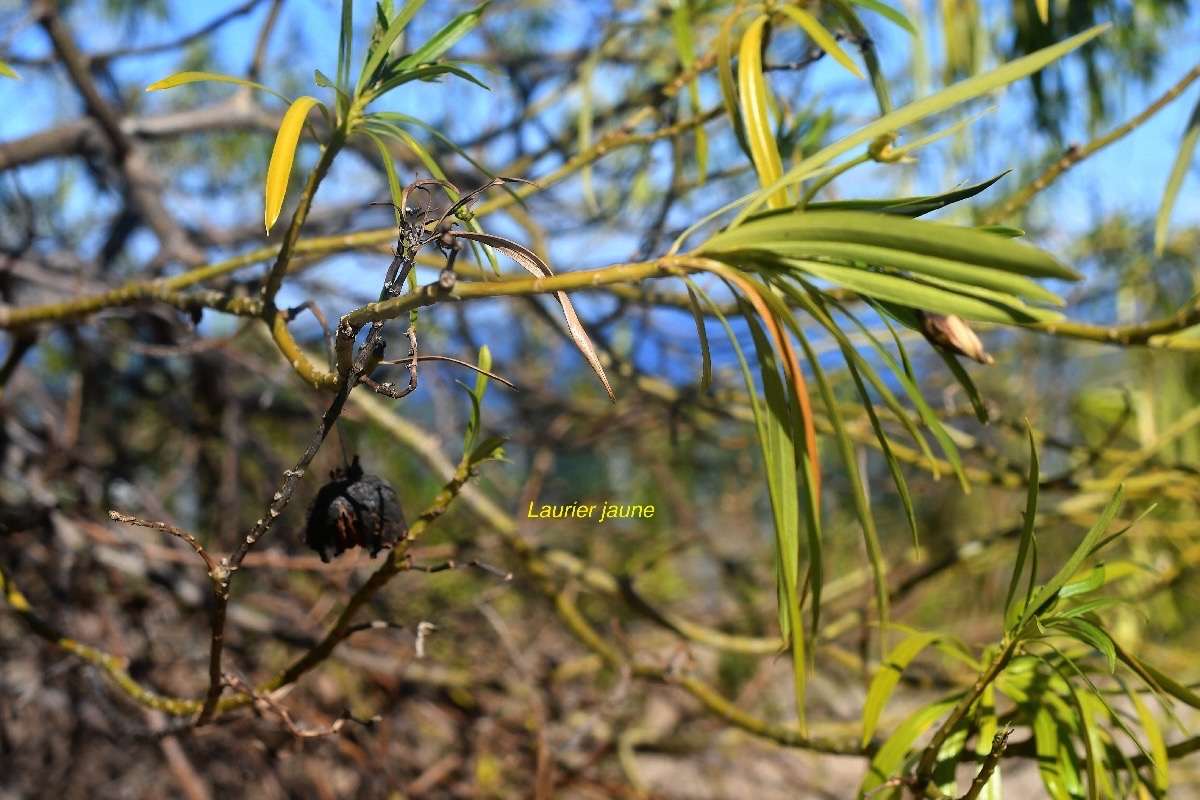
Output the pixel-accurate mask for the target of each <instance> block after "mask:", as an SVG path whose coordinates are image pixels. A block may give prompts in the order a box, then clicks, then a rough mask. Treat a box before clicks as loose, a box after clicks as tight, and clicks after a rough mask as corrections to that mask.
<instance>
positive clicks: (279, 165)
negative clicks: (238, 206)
mask: <svg viewBox="0 0 1200 800" xmlns="http://www.w3.org/2000/svg"><path fill="white" fill-rule="evenodd" d="M319 102H320V101H319V100H317V98H315V97H309V96H307V95H305V96H304V97H299V98H297V99H296V102H294V103H292V104H291V105H290V106H289V107H288V110H287V112H286V113H285V114H284V115H283V122H282V123H281V124H280V125H279V132H278V133H277V134H276V135H275V146H274V147H273V148H271V162H270V163H269V164H268V165H267V181H266V186H265V203H264V220H265V222H266V227H267V232H268V233H269V232H270V230H271V226H273V225H274V224H275V221H276V220H277V219H279V212H280V211H281V210H282V209H283V199H284V196H285V195H286V194H287V186H288V180H289V179H290V178H291V174H292V160H293V159H294V158H295V157H296V145H297V143H299V141H300V131H301V130H303V129H304V122H305V120H306V119H307V118H308V112H309V111H311V110H312V107H313V106H315V105H317V104H318V103H319Z"/></svg>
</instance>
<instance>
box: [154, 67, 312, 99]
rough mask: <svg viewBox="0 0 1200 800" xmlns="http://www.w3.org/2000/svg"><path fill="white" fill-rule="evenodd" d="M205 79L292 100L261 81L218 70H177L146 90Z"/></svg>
mask: <svg viewBox="0 0 1200 800" xmlns="http://www.w3.org/2000/svg"><path fill="white" fill-rule="evenodd" d="M203 81H216V82H217V83H232V84H235V85H237V86H249V87H250V88H251V89H258V90H259V91H263V92H266V93H268V94H272V95H275V96H276V97H278V98H279V99H280V100H282V101H283V102H285V103H290V102H291V101H290V100H288V98H286V97H284V96H283V95H281V94H280V93H279V92H277V91H275V90H274V89H268V88H267V87H266V86H263V85H262V84H261V83H255V82H254V81H248V80H246V79H245V78H235V77H233V76H232V75H222V74H220V73H218V72H196V71H188V72H176V73H175V74H174V75H172V76H170V77H168V78H163V79H162V80H161V81H155V82H154V83H152V84H150V85H149V86H147V87H146V91H147V92H157V91H161V90H163V89H174V88H175V87H176V86H184V85H186V84H189V83H201V82H203Z"/></svg>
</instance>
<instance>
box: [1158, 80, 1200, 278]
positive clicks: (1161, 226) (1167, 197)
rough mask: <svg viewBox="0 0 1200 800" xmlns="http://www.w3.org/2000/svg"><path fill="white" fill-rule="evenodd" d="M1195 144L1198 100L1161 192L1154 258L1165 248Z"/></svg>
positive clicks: (1199, 127) (1199, 120)
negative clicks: (1169, 226)
mask: <svg viewBox="0 0 1200 800" xmlns="http://www.w3.org/2000/svg"><path fill="white" fill-rule="evenodd" d="M1197 142H1200V100H1197V101H1196V107H1195V108H1193V109H1192V116H1191V118H1190V119H1188V124H1187V128H1186V129H1185V130H1184V133H1183V140H1182V141H1180V143H1179V153H1178V154H1176V156H1175V163H1174V164H1173V165H1172V166H1171V174H1170V177H1168V178H1167V188H1166V189H1164V190H1163V198H1162V205H1161V206H1160V207H1159V209H1158V216H1157V217H1156V218H1155V220H1154V255H1156V256H1161V255H1162V253H1163V249H1164V248H1165V247H1166V246H1167V224H1168V223H1169V222H1170V221H1171V209H1173V208H1174V207H1175V198H1176V197H1177V196H1178V195H1179V187H1180V186H1182V185H1183V178H1184V176H1185V175H1187V171H1188V167H1189V166H1191V163H1192V156H1193V154H1194V153H1195V151H1196V143H1197Z"/></svg>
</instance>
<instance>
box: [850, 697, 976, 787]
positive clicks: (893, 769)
mask: <svg viewBox="0 0 1200 800" xmlns="http://www.w3.org/2000/svg"><path fill="white" fill-rule="evenodd" d="M959 698H960V695H951V696H950V697H947V698H945V699H943V700H938V701H936V702H934V703H930V704H929V705H927V706H924V707H923V708H920V709H917V711H915V712H913V714H912V716H910V717H909V718H908V719H906V720H904V722H902V723H900V725H899V727H897V728H896V730H895V731H893V732H892V735H891V736H889V737H888V739H887V741H886V742H884V743H883V745H882V746H881V747H880V748H879V751H878V752H876V753H875V757H874V758H872V759H871V764H870V766H868V768H867V775H866V777H865V778H864V779H863V782H862V786H861V787H859V790H858V794H857V795H856V797H858V798H860V799H861V798H866V797H868V796H869V797H871V798H875V800H879V798H885V797H886V798H899V797H900V796H901V793H902V792H904V791H905V788H904V785H903V784H900V785H898V786H896V789H895V792H894V793H891V794H889V793H883V794H881V793H880V792H879V791H877V790H878V789H879V787H880V786H881V785H882V784H884V783H886V782H887V781H889V780H891V779H892V778H893V777H897V776H898V775H899V774H900V771H901V767H902V766H903V764H904V761H905V759H906V758H907V757H908V755H909V753H910V752H911V750H912V748H913V744H914V743H915V742H916V740H917V738H918V737H920V735H921V734H922V733H924V732H925V731H927V730H928V729H929V728H930V726H932V725H933V723H935V722H937V721H938V720H939V719H941V718H942V717H943V716H945V715H946V714H948V713H949V712H950V709H952V708H954V706H955V704H956V703H958V700H959Z"/></svg>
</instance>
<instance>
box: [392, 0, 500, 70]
mask: <svg viewBox="0 0 1200 800" xmlns="http://www.w3.org/2000/svg"><path fill="white" fill-rule="evenodd" d="M489 5H491V0H487V2H484V3H480V4H479V5H477V6H476V7H475V8H473V9H471V10H470V11H468V12H466V13H465V14H459V15H458V16H457V17H455V18H454V19H452V20H451V21H450V22H449V23H448V24H447V25H446V26H445V27H444V28H442V29H441V30H439V31H438V32H437V33H435V34H434V35H433V36H431V37H429V40H428V41H426V42H425V44H423V45H421V46H420V47H418V48H417V49H416V50H414V51H413V52H412V53H410V54H408V55H407V56H405V57H404V58H402V59H401V60H400V62H399V64H398V66H399V68H400V69H408V68H409V67H415V66H417V65H418V64H426V63H429V62H430V61H436V60H437V59H438V58H439V57H440V56H441V55H442V54H443V53H445V52H446V51H447V50H449V49H450V48H451V47H453V46H454V45H455V44H457V43H458V41H459V40H460V39H462V38H463V37H464V36H466V35H467V34H468V33H470V32H471V31H472V30H474V29H475V26H477V25H478V24H479V20H480V18H481V17H482V16H483V12H484V11H485V10H486V9H487V7H488V6H489Z"/></svg>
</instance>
